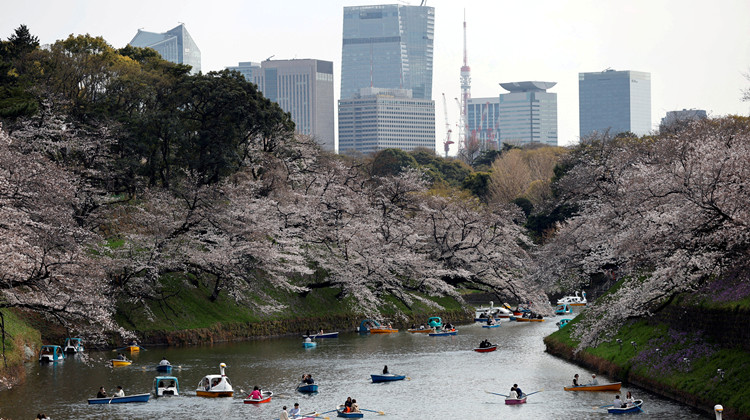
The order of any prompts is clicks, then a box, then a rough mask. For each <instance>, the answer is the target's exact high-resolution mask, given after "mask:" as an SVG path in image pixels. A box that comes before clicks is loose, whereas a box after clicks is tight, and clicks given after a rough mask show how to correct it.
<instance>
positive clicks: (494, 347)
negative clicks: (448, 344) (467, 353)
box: [474, 344, 497, 353]
mask: <svg viewBox="0 0 750 420" xmlns="http://www.w3.org/2000/svg"><path fill="white" fill-rule="evenodd" d="M495 350H497V344H493V345H491V346H489V347H476V348H475V349H474V351H475V352H477V353H489V352H491V351H495Z"/></svg>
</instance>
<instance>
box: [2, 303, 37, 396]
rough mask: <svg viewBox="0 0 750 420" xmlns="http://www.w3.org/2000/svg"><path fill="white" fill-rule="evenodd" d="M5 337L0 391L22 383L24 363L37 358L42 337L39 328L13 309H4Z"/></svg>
mask: <svg viewBox="0 0 750 420" xmlns="http://www.w3.org/2000/svg"><path fill="white" fill-rule="evenodd" d="M2 314H3V319H4V326H5V337H4V338H5V339H4V340H3V343H2V344H3V346H4V350H5V351H4V353H3V356H2V359H3V360H2V361H0V391H3V390H6V389H8V388H11V387H13V386H15V385H18V384H19V383H22V382H23V381H24V379H25V377H26V369H24V366H23V364H24V363H26V362H30V361H33V360H35V357H37V352H38V351H39V347H40V346H41V345H42V338H41V334H40V332H39V330H37V329H35V328H33V327H32V326H31V325H30V324H28V323H27V322H26V321H24V319H23V318H22V317H20V316H19V314H18V313H17V312H16V311H14V310H11V309H2Z"/></svg>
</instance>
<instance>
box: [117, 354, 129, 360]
mask: <svg viewBox="0 0 750 420" xmlns="http://www.w3.org/2000/svg"><path fill="white" fill-rule="evenodd" d="M117 360H128V359H126V358H125V355H124V354H122V353H118V354H117Z"/></svg>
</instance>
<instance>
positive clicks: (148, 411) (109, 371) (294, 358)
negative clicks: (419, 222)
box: [0, 319, 704, 420]
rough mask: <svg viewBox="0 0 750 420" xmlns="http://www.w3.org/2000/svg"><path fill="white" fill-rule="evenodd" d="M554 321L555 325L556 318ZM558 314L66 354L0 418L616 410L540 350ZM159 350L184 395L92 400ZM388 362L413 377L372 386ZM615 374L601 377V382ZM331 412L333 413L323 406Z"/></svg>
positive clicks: (579, 415) (654, 402)
mask: <svg viewBox="0 0 750 420" xmlns="http://www.w3.org/2000/svg"><path fill="white" fill-rule="evenodd" d="M550 321H553V320H552V319H551V320H550ZM556 328H557V327H556V326H555V325H554V322H544V323H525V324H520V323H514V322H507V321H503V324H502V327H500V328H493V329H483V328H481V327H480V325H479V324H476V325H470V326H460V327H459V334H458V335H457V336H448V337H429V336H426V335H424V334H409V333H407V332H399V333H398V334H391V335H372V336H369V335H360V334H356V333H346V334H344V333H342V334H341V335H340V337H339V338H338V339H321V340H318V343H319V344H318V346H317V347H316V348H312V349H304V348H303V347H302V339H301V338H297V337H294V338H280V339H268V340H257V341H251V342H240V343H225V344H218V345H212V346H203V347H191V348H150V349H148V350H147V351H142V352H140V353H136V354H133V355H132V359H133V361H134V363H133V365H132V366H129V367H119V368H111V367H108V366H107V361H108V360H109V359H110V358H112V356H113V355H115V354H116V353H113V352H89V353H88V354H89V357H90V358H91V363H90V364H85V363H82V362H81V361H80V360H76V359H75V358H72V359H71V358H69V359H67V360H66V361H64V362H62V363H58V364H55V365H52V366H39V365H37V364H33V365H31V366H30V368H29V370H28V373H29V375H28V380H27V382H26V383H25V384H24V385H22V386H19V387H16V388H14V389H12V390H10V391H7V392H2V393H0V416H2V417H6V418H13V419H20V418H33V417H34V416H35V415H36V414H37V412H45V413H46V414H47V415H48V416H50V417H52V418H53V419H67V418H80V419H99V418H103V417H107V418H139V419H142V418H154V417H168V418H200V417H204V416H211V417H212V418H217V417H218V418H221V419H222V420H224V419H243V418H259V419H271V418H278V414H279V412H280V410H281V407H282V406H283V405H286V406H287V407H289V408H291V407H292V406H293V405H294V403H295V402H299V403H300V406H301V408H302V411H303V412H305V411H312V410H317V411H318V412H324V411H328V410H332V409H334V408H335V407H336V405H338V404H342V403H343V402H344V400H345V399H346V397H348V396H351V397H353V398H356V399H357V401H358V403H359V406H360V407H362V408H366V409H371V410H376V411H384V412H385V413H386V416H385V417H382V416H377V415H376V414H375V413H367V414H366V416H365V418H375V417H377V418H383V419H384V420H385V419H387V418H393V419H414V418H423V417H425V416H429V417H431V418H437V419H469V418H503V419H558V418H559V419H601V418H610V417H611V415H608V414H607V413H606V412H605V411H606V410H604V409H601V410H594V409H593V407H595V406H600V405H605V404H609V403H610V401H611V400H612V397H613V393H610V392H606V393H587V392H578V393H576V392H565V391H563V389H562V388H563V386H564V385H567V384H568V383H570V382H571V380H572V377H573V374H575V373H579V374H580V375H581V377H583V378H585V377H588V376H590V372H586V371H584V370H583V369H580V368H578V367H577V366H575V365H572V364H569V363H567V362H564V361H562V360H560V359H557V358H554V357H552V356H550V355H548V354H546V353H544V344H543V343H542V337H543V336H545V335H547V334H549V333H550V332H552V331H554V330H555V329H556ZM485 338H487V339H489V340H490V341H491V342H493V343H499V344H500V347H499V348H498V350H497V351H495V352H492V353H476V352H473V351H472V350H471V349H472V348H474V347H475V346H476V345H477V344H478V343H479V342H480V341H481V340H483V339H485ZM162 357H166V358H167V359H169V360H170V361H171V362H172V364H173V365H174V369H173V371H172V375H173V376H176V377H178V378H179V380H180V391H181V394H182V396H179V397H171V398H159V399H153V398H152V400H151V401H150V402H148V403H146V404H121V405H91V406H90V405H87V404H86V399H87V398H89V397H92V396H94V395H95V394H96V390H97V389H98V387H99V386H104V387H105V389H107V391H108V392H109V391H112V390H114V388H115V387H116V386H117V385H122V386H123V388H124V389H125V392H126V393H127V394H136V393H142V392H149V391H151V386H152V384H153V378H154V377H155V376H158V373H157V372H156V369H155V366H156V365H157V364H158V362H159V360H161V358H162ZM222 362H224V363H226V364H227V370H226V373H227V376H228V377H229V378H230V379H231V381H232V384H233V385H234V389H235V398H228V399H207V398H199V397H196V396H194V395H195V388H196V386H197V384H198V382H199V381H200V380H201V378H203V376H204V375H206V374H209V373H215V372H218V367H219V364H220V363H222ZM386 364H387V365H388V367H389V370H390V371H391V373H396V374H404V375H407V376H408V377H409V378H410V380H405V381H398V382H385V383H377V384H373V383H372V382H371V380H370V374H372V373H379V372H381V370H382V368H383V365H386ZM304 373H311V374H312V375H313V377H314V378H315V381H316V383H317V384H319V386H320V389H319V391H320V392H319V393H317V394H302V393H298V392H296V391H295V389H296V386H297V384H298V383H299V380H300V377H301V376H302V374H304ZM608 379H609V378H606V377H600V382H605V381H608ZM513 383H518V384H519V385H520V386H521V387H522V388H523V389H524V391H526V392H527V393H528V392H532V391H537V390H540V389H543V392H541V393H538V394H535V395H532V396H530V397H529V399H528V403H527V404H524V405H520V406H506V405H505V404H504V399H503V397H500V396H495V395H490V394H487V393H485V392H484V391H485V390H489V391H493V392H499V393H503V394H507V393H508V391H509V389H510V387H511V385H513ZM255 385H258V386H259V387H261V388H263V389H267V390H271V391H273V392H274V397H273V401H272V402H271V403H268V404H260V405H251V404H243V403H242V398H244V397H245V396H246V395H247V393H249V391H250V390H252V388H253V386H255ZM628 390H631V391H632V392H633V395H634V396H635V397H636V398H642V399H644V400H645V403H644V406H643V409H644V410H645V411H646V412H647V414H648V418H664V419H667V418H669V419H696V418H704V416H703V415H702V414H701V413H698V412H696V411H694V410H690V409H686V408H685V407H683V406H681V405H679V404H676V403H673V402H670V401H666V400H664V399H661V398H658V397H656V396H654V395H651V394H649V393H647V392H645V391H642V390H640V389H638V388H636V387H627V388H625V387H623V389H622V390H621V392H622V394H623V395H624V394H625V392H627V391H628ZM327 416H331V417H332V418H333V417H335V413H330V414H327Z"/></svg>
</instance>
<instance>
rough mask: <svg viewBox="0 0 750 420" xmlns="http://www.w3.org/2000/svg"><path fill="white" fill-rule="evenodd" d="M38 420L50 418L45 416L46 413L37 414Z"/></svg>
mask: <svg viewBox="0 0 750 420" xmlns="http://www.w3.org/2000/svg"><path fill="white" fill-rule="evenodd" d="M36 418H37V420H40V419H49V417H47V415H46V414H44V413H39V414H37V415H36Z"/></svg>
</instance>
